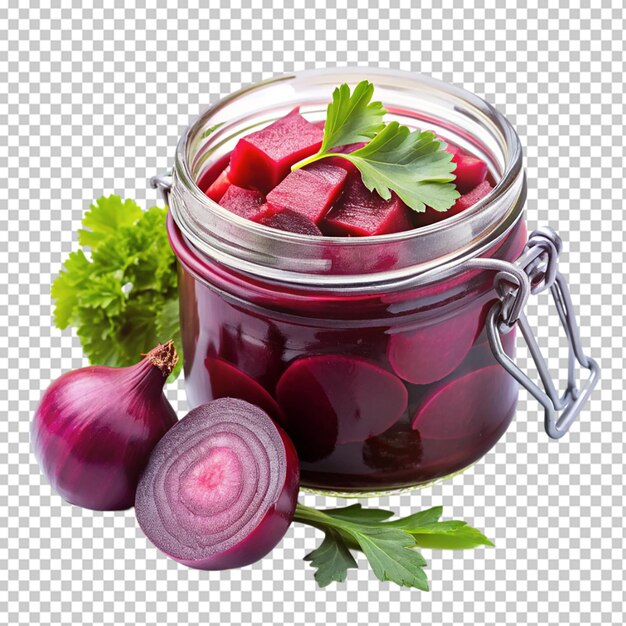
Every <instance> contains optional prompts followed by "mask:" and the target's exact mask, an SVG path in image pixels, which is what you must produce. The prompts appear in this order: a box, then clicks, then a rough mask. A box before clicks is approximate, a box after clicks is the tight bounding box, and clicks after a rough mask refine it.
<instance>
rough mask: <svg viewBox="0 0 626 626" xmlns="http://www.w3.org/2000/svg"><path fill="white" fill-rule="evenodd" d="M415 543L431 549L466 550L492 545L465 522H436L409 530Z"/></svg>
mask: <svg viewBox="0 0 626 626" xmlns="http://www.w3.org/2000/svg"><path fill="white" fill-rule="evenodd" d="M409 532H410V533H411V535H412V536H413V539H414V540H415V544H416V545H418V546H420V547H422V548H431V549H433V550H468V549H471V548H476V547H478V546H493V543H492V542H491V541H489V539H487V537H485V535H483V534H482V533H481V532H480V531H478V530H476V529H475V528H472V527H471V526H468V525H467V524H466V523H465V522H438V523H435V524H430V525H428V526H424V527H422V528H416V529H413V530H411V531H409Z"/></svg>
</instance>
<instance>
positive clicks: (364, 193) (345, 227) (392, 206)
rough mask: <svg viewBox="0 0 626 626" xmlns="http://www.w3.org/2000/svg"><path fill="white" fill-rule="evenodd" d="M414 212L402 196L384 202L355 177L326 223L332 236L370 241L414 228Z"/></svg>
mask: <svg viewBox="0 0 626 626" xmlns="http://www.w3.org/2000/svg"><path fill="white" fill-rule="evenodd" d="M412 213H413V212H412V211H411V209H409V208H408V207H407V206H406V204H404V202H402V200H400V198H398V196H396V195H395V194H392V197H391V198H390V199H389V200H383V199H382V198H381V197H380V196H379V195H378V193H376V192H375V191H369V190H368V189H367V187H366V186H365V185H364V184H363V182H362V181H361V178H360V176H351V177H350V180H349V181H348V183H347V184H346V188H345V190H344V193H343V196H342V198H341V200H340V202H339V203H338V204H337V206H336V207H334V208H333V209H332V210H331V211H330V213H329V214H328V215H327V216H326V218H325V219H324V223H323V225H322V230H323V231H324V232H325V233H327V234H328V235H333V236H347V235H352V236H356V237H366V236H370V235H384V234H387V233H397V232H400V231H403V230H409V229H411V228H413V222H412Z"/></svg>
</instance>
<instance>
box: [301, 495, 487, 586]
mask: <svg viewBox="0 0 626 626" xmlns="http://www.w3.org/2000/svg"><path fill="white" fill-rule="evenodd" d="M441 513H442V509H441V507H433V508H432V509H428V510H426V511H421V512H419V513H414V514H413V515H409V516H408V517H405V518H402V519H398V520H394V521H391V522H390V521H387V520H388V518H389V517H391V516H393V512H392V511H386V510H383V509H366V508H363V507H362V506H361V505H360V504H353V505H351V506H347V507H343V508H339V509H326V510H318V509H312V508H310V507H308V506H304V505H303V504H300V503H298V505H297V507H296V512H295V515H294V520H295V521H297V522H301V523H303V524H308V525H310V526H313V527H314V528H318V529H319V530H322V531H323V532H324V533H325V534H324V541H323V542H322V544H321V545H320V546H319V548H317V550H314V551H313V552H312V553H311V554H309V555H307V556H306V557H305V559H306V560H308V561H311V562H312V564H313V565H314V566H315V567H316V568H317V572H316V574H315V578H316V580H317V581H318V583H319V584H320V585H322V586H326V585H328V584H330V583H331V582H333V581H339V582H341V581H343V580H345V578H346V576H347V573H348V569H349V568H350V567H355V566H356V561H354V558H353V557H352V555H351V554H350V551H351V550H356V551H358V552H362V553H363V554H364V555H365V556H366V557H367V560H368V562H369V564H370V566H371V568H372V570H373V571H374V573H375V574H376V576H377V577H378V578H379V579H380V580H388V581H391V582H395V583H397V584H398V585H402V586H404V587H415V588H416V589H421V590H423V591H427V590H428V579H427V577H426V573H425V572H424V567H425V566H426V561H425V560H424V557H423V556H422V555H421V554H420V553H419V552H418V551H417V550H416V548H417V547H425V548H436V549H457V548H458V549H464V548H474V547H477V546H480V545H493V544H492V543H491V542H490V541H489V540H488V539H487V538H486V537H485V536H484V535H482V533H480V532H479V531H477V530H476V529H475V528H471V527H470V526H468V525H467V524H466V523H465V522H463V521H456V520H451V521H446V522H439V521H438V520H439V518H440V517H441Z"/></svg>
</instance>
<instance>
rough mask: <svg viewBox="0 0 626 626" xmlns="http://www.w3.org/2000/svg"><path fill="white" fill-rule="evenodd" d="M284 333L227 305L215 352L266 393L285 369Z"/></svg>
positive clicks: (245, 312)
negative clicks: (217, 350) (217, 348)
mask: <svg viewBox="0 0 626 626" xmlns="http://www.w3.org/2000/svg"><path fill="white" fill-rule="evenodd" d="M284 352H285V336H284V335H283V334H282V333H281V331H280V330H279V328H278V327H277V326H276V325H275V324H274V323H272V322H270V321H268V320H265V319H262V318H260V317H257V316H254V315H252V314H251V313H250V312H248V311H244V310H241V309H239V308H236V307H229V310H228V313H227V314H226V316H225V317H224V318H223V323H222V325H221V327H220V343H219V354H218V356H220V357H222V358H223V359H224V360H226V361H228V363H230V364H231V365H234V366H235V367H236V368H237V369H238V370H239V371H240V372H241V373H242V374H244V375H246V376H249V377H250V378H252V379H254V380H255V381H256V382H257V383H259V384H260V385H261V387H263V388H264V389H265V390H266V391H267V392H269V394H270V395H271V394H273V393H274V390H275V389H276V383H277V382H278V379H279V378H280V376H281V374H282V373H283V372H284V371H285V367H286V365H285V363H284V362H283V355H284Z"/></svg>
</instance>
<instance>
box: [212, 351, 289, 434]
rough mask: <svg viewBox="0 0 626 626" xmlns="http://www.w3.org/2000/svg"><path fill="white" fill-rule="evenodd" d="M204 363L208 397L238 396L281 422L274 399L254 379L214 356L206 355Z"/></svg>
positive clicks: (214, 398)
mask: <svg viewBox="0 0 626 626" xmlns="http://www.w3.org/2000/svg"><path fill="white" fill-rule="evenodd" d="M204 365H205V367H206V369H207V372H208V374H209V387H210V388H209V389H208V390H207V395H208V396H209V397H208V399H211V400H217V399H218V398H240V399H241V400H245V401H246V402H250V403H251V404H254V405H255V406H258V407H259V408H260V409H262V410H263V411H266V412H267V413H269V414H270V415H271V416H272V417H274V418H275V419H278V420H279V421H281V422H282V421H283V420H284V418H283V415H282V411H281V410H280V407H279V406H278V404H276V400H274V398H272V396H271V395H270V394H269V393H268V392H267V391H265V389H263V387H261V385H259V383H257V382H256V380H254V379H252V378H250V376H247V375H246V374H244V373H243V372H242V371H241V370H239V369H237V368H236V367H235V366H234V365H232V364H231V363H228V361H225V360H224V359H220V358H219V357H216V356H207V357H206V358H205V359H204Z"/></svg>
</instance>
